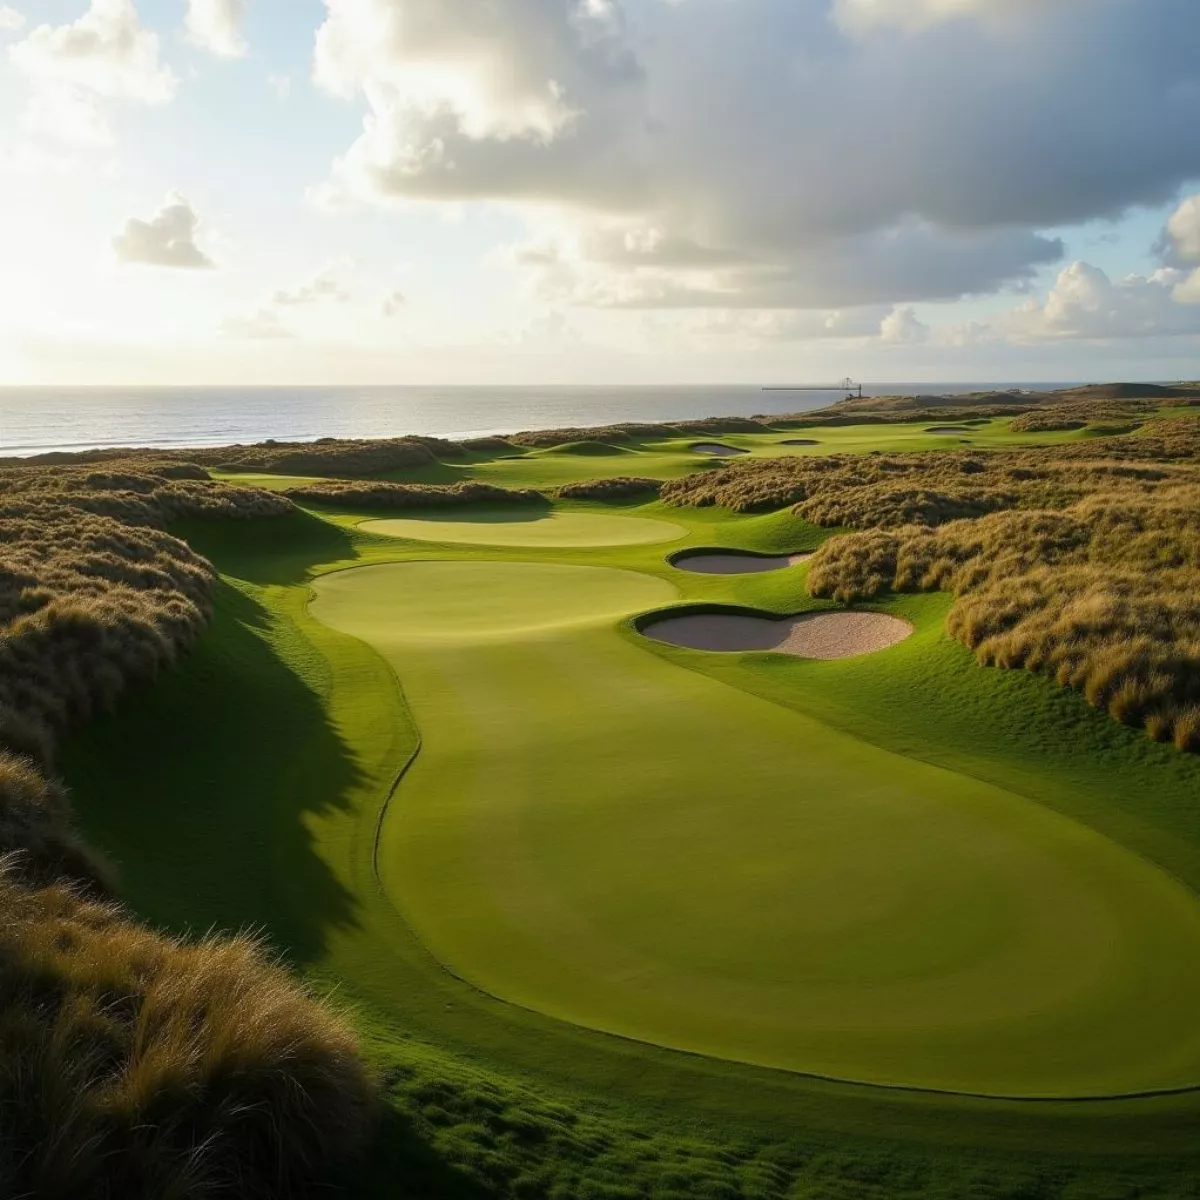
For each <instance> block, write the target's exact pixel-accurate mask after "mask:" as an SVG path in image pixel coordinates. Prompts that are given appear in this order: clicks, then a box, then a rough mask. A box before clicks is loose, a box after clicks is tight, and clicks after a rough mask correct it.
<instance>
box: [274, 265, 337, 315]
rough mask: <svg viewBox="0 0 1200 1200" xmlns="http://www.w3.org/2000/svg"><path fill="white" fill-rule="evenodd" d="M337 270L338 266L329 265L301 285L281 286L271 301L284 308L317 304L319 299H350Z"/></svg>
mask: <svg viewBox="0 0 1200 1200" xmlns="http://www.w3.org/2000/svg"><path fill="white" fill-rule="evenodd" d="M336 270H337V268H336V267H327V268H326V269H325V270H323V271H320V272H319V273H318V274H316V275H315V276H313V278H312V279H310V280H309V281H308V282H307V283H305V284H302V285H301V286H300V287H297V288H292V289H291V290H288V289H285V288H281V289H280V290H279V291H277V292H276V293H275V294H274V296H272V297H271V303H272V304H276V305H279V306H280V307H282V308H296V307H299V306H300V305H304V304H315V303H316V302H317V301H319V300H337V301H338V302H339V303H344V302H345V301H347V300H349V299H350V293H349V292H348V291H347V290H346V289H345V288H344V287H343V286H342V284H341V283H340V282H338V279H337V276H336V274H335V271H336Z"/></svg>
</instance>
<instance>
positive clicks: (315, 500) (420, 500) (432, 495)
mask: <svg viewBox="0 0 1200 1200" xmlns="http://www.w3.org/2000/svg"><path fill="white" fill-rule="evenodd" d="M283 495H285V496H287V497H289V498H290V499H292V500H295V501H298V502H299V503H302V504H323V505H330V506H333V507H337V508H355V509H364V508H455V507H458V506H460V505H467V504H544V503H546V497H545V496H544V495H543V494H542V493H541V492H538V491H535V490H533V489H532V488H503V487H497V486H496V485H495V484H490V483H477V482H472V481H464V482H462V483H454V484H449V485H445V486H441V485H438V484H431V483H425V484H422V483H383V482H372V483H365V482H364V483H350V482H342V481H340V480H324V481H321V482H317V483H310V484H305V485H304V486H302V487H291V488H287V489H285V490H284V492H283Z"/></svg>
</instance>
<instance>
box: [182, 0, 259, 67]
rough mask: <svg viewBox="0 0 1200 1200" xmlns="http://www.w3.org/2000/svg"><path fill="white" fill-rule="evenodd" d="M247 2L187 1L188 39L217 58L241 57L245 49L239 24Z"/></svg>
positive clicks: (227, 0) (243, 15)
mask: <svg viewBox="0 0 1200 1200" xmlns="http://www.w3.org/2000/svg"><path fill="white" fill-rule="evenodd" d="M246 3H247V0H188V4H187V18H186V22H185V24H186V28H187V34H188V39H189V40H190V41H191V43H192V44H193V45H195V46H199V47H200V49H202V50H208V51H209V52H210V53H212V54H216V55H217V56H218V57H220V58H241V57H242V56H243V55H244V54H245V53H246V50H247V46H246V40H245V38H244V37H243V36H242V21H243V20H244V19H245V16H246Z"/></svg>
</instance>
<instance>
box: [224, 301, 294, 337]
mask: <svg viewBox="0 0 1200 1200" xmlns="http://www.w3.org/2000/svg"><path fill="white" fill-rule="evenodd" d="M219 332H220V334H221V336H222V337H225V338H231V339H233V340H235V341H258V342H268V341H278V340H279V339H280V338H290V337H291V336H292V334H291V333H290V332H289V331H288V330H287V329H285V328H284V327H283V326H282V325H281V324H280V323H279V316H278V314H277V313H276V312H275V311H274V310H273V309H270V308H260V309H259V310H258V311H257V312H254V313H250V314H248V315H246V316H232V317H226V318H225V320H224V321H222V322H221V326H220V330H219Z"/></svg>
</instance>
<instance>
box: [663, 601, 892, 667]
mask: <svg viewBox="0 0 1200 1200" xmlns="http://www.w3.org/2000/svg"><path fill="white" fill-rule="evenodd" d="M642 632H643V633H644V634H645V635H646V637H649V638H653V639H654V640H655V641H659V642H666V643H668V644H669V645H671V646H684V647H686V648H687V649H689V650H714V651H724V652H730V651H747V650H773V651H774V652H775V653H776V654H792V655H795V656H796V657H797V658H825V659H829V658H853V657H854V656H855V655H858V654H874V653H875V652H876V651H877V650H886V649H887V648H888V647H889V646H894V645H895V644H896V643H897V642H902V641H904V639H905V638H907V637H908V636H909V635H910V634H911V633H912V626H911V625H910V624H909V623H908V622H907V621H901V620H899V619H898V618H896V617H889V616H888V615H887V614H886V613H876V612H824V613H802V614H800V615H799V616H796V617H785V618H784V619H783V620H772V619H770V618H768V617H757V616H750V615H749V614H747V615H742V614H740V613H696V614H692V615H690V616H686V617H667V618H665V619H664V620H662V621H656V622H655V623H654V624H653V625H649V626H647V627H646V628H645V629H643V630H642Z"/></svg>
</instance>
